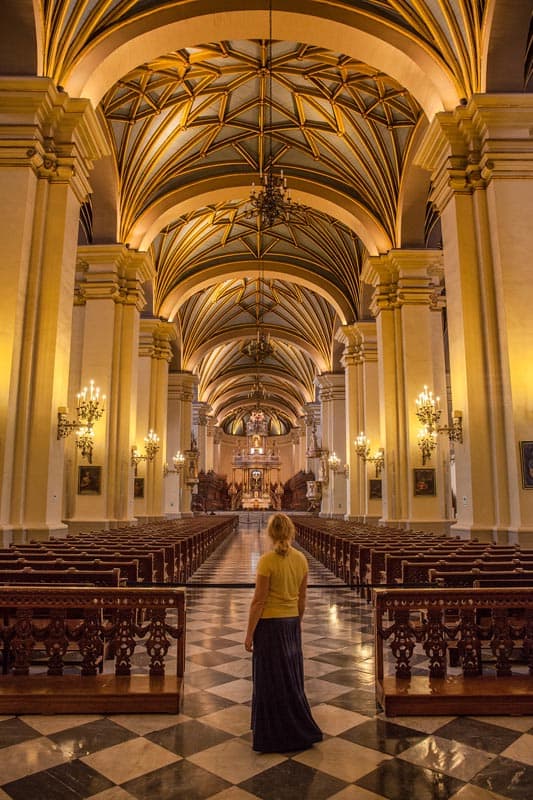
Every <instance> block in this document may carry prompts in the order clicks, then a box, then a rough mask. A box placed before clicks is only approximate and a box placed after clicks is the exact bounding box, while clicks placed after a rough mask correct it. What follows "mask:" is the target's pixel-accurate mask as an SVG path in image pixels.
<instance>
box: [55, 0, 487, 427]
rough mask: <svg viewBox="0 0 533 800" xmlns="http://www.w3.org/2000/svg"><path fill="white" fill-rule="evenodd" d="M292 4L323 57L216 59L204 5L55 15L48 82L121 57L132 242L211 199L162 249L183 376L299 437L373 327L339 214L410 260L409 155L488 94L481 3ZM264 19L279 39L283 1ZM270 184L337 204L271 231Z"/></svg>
mask: <svg viewBox="0 0 533 800" xmlns="http://www.w3.org/2000/svg"><path fill="white" fill-rule="evenodd" d="M286 6H287V7H286V8H285V7H283V8H282V7H280V8H279V9H277V8H275V9H274V10H275V13H277V14H278V18H280V15H281V16H283V14H284V13H285V12H287V14H288V15H292V16H291V20H292V22H291V31H292V32H293V33H294V31H295V30H296V27H297V26H295V24H294V20H295V19H296V18H297V17H298V14H300V16H301V19H302V22H303V24H302V33H303V34H304V35H306V34H308V35H309V34H312V32H313V31H316V32H317V40H316V41H313V39H312V36H309V37H308V38H307V42H306V40H304V41H299V42H298V41H294V40H292V41H281V37H279V36H278V39H280V40H279V41H275V42H273V43H269V42H268V41H266V40H265V39H259V38H252V36H253V35H250V33H248V34H247V36H248V37H249V38H246V39H244V38H242V37H241V38H240V39H239V38H236V39H235V40H227V39H224V40H222V41H210V40H207V43H205V40H204V41H203V42H202V41H201V40H200V38H199V36H196V37H194V38H193V36H192V34H191V35H190V36H189V39H188V41H187V40H186V41H185V42H183V46H182V36H183V34H184V32H185V31H187V30H189V31H192V30H195V28H194V25H193V26H192V27H187V26H186V25H181V21H182V22H184V23H185V22H186V21H187V17H188V16H190V19H191V20H192V19H193V18H195V15H196V17H197V18H198V19H199V20H200V19H201V18H202V15H205V14H211V13H213V12H216V11H217V10H220V9H218V8H217V7H216V4H211V5H210V4H209V3H207V4H205V3H204V4H203V5H202V4H201V3H198V2H196V0H191V2H190V3H188V4H183V3H181V2H169V1H168V0H167V1H166V2H162V0H160V2H156V1H155V0H142V1H141V0H138V1H137V2H135V0H78V1H77V2H76V3H72V2H69V0H50V2H49V3H47V4H46V5H45V6H43V23H44V25H43V30H44V32H45V37H46V47H45V53H46V58H45V63H44V70H45V72H46V74H49V75H51V76H53V77H54V78H55V79H56V81H57V82H58V83H63V84H64V85H66V87H67V91H71V90H72V88H73V87H76V86H79V87H80V89H81V87H82V86H85V85H87V86H89V83H90V80H89V71H88V68H89V69H90V70H92V69H94V70H95V73H98V75H97V76H96V83H98V82H100V84H101V78H102V77H103V75H104V71H105V70H104V66H103V65H104V61H105V62H106V64H108V65H110V64H111V61H113V51H114V52H115V53H118V52H119V50H120V57H119V61H118V62H116V63H115V62H113V63H114V64H115V66H114V67H111V69H110V71H109V72H108V74H112V73H113V69H116V67H117V64H118V63H123V64H128V71H127V72H126V74H123V75H121V76H120V77H119V76H118V75H117V76H116V77H119V79H118V80H117V81H116V82H115V83H114V85H113V86H111V87H110V88H109V89H108V90H107V92H106V93H105V95H104V96H103V97H102V102H101V106H100V108H101V112H102V115H103V119H105V121H106V123H107V125H108V130H109V137H110V140H111V143H112V145H113V147H114V155H115V160H116V173H117V175H118V187H119V188H118V192H119V201H118V208H119V218H118V230H119V237H120V240H121V241H123V242H131V241H132V240H136V241H138V240H139V236H142V231H141V233H139V230H140V228H139V226H140V225H142V220H144V219H148V217H149V215H150V213H151V212H152V210H153V209H155V208H157V207H159V206H161V207H162V201H164V199H165V198H169V197H170V196H180V192H183V190H184V189H186V190H187V191H188V192H189V197H190V198H192V200H191V202H189V204H188V208H187V210H186V211H185V210H180V209H179V207H177V206H176V208H175V214H176V216H175V217H174V218H171V219H169V217H168V211H167V217H166V219H165V221H164V224H161V228H160V229H159V231H158V230H157V229H156V227H155V228H154V226H153V225H152V228H151V230H152V231H153V234H154V235H155V238H154V240H153V241H152V242H146V245H147V246H148V245H149V246H150V248H151V251H152V254H153V256H154V264H155V268H156V277H155V280H154V286H153V292H152V296H153V312H154V313H155V314H156V315H161V316H164V317H172V318H173V319H175V321H176V325H177V327H178V330H179V337H180V353H179V358H180V366H181V368H183V369H192V370H194V371H196V372H197V373H198V375H199V378H200V382H199V399H201V400H202V401H205V402H207V403H210V404H211V406H212V407H213V409H214V413H215V415H216V416H217V420H218V421H219V422H222V421H226V422H227V423H228V424H232V425H236V424H237V421H238V420H239V419H242V414H243V413H246V409H249V408H250V405H251V404H253V403H255V402H257V400H258V398H259V397H260V396H261V397H262V400H263V403H267V402H268V404H269V406H270V408H271V411H272V413H273V414H277V415H278V419H280V420H281V419H285V420H288V422H289V425H290V424H295V423H296V421H297V419H298V417H299V416H300V415H301V411H302V405H303V404H305V403H306V402H309V401H310V400H312V399H313V398H314V378H315V376H316V374H317V372H321V371H329V370H331V369H335V368H336V367H338V366H339V364H338V352H337V351H336V347H337V346H338V345H336V340H335V330H336V328H337V327H338V325H339V324H344V323H347V322H352V321H354V320H356V319H357V318H358V317H359V316H360V314H361V296H362V291H361V286H360V272H361V263H362V260H363V258H364V253H365V249H364V243H363V244H362V243H361V241H360V240H359V239H358V238H357V236H356V235H355V233H354V231H353V230H352V229H351V228H350V227H347V226H346V224H343V223H341V222H340V219H338V218H336V215H335V206H334V205H333V206H332V197H334V198H335V200H334V203H335V202H336V203H337V204H338V206H339V208H340V207H344V206H346V207H348V206H350V208H353V209H360V210H361V215H362V216H363V215H364V217H365V220H364V224H363V223H362V224H361V226H360V228H359V227H358V232H359V233H361V232H363V231H367V230H369V229H372V230H373V231H377V232H378V235H377V236H375V235H374V242H373V252H375V248H376V242H378V240H379V241H380V242H389V243H390V245H389V246H394V245H395V244H396V241H395V236H396V234H397V231H398V229H399V226H398V209H399V198H400V195H401V186H402V180H403V177H404V169H405V165H406V161H407V159H408V156H409V146H410V142H411V141H412V140H413V139H414V137H415V135H416V131H417V128H419V127H420V125H421V123H422V122H423V123H424V124H426V123H427V120H425V119H424V114H423V111H422V106H423V107H424V109H425V110H426V111H428V110H429V109H431V110H432V113H433V112H434V111H435V110H438V109H439V107H440V108H443V107H448V106H450V100H451V101H452V104H453V97H454V96H455V92H456V91H457V92H458V96H462V95H463V94H467V93H468V92H469V91H471V90H472V89H473V88H474V89H475V87H477V85H478V84H479V74H478V72H479V71H478V60H477V57H475V58H474V59H473V60H472V59H471V58H470V59H468V58H466V57H465V52H466V44H469V45H472V43H475V46H476V47H477V45H478V43H479V36H480V31H481V18H482V14H483V10H484V3H482V2H475V3H474V2H471V3H469V2H465V0H457V2H456V0H446V1H444V0H441V2H438V1H437V0H435V2H428V3H422V4H421V3H419V2H415V1H414V0H364V1H363V0H360V2H356V1H354V0H351V2H344V3H343V2H342V1H341V2H339V3H336V4H330V3H325V4H324V3H315V2H313V0H311V2H310V4H309V9H310V8H311V6H312V11H311V10H308V9H306V12H303V13H302V12H301V11H300V9H297V8H296V6H295V7H294V8H293V7H292V4H291V3H287V4H286ZM326 7H327V8H326ZM341 7H343V9H344V11H345V12H346V15H345V17H344V19H343V20H342V21H341V20H340V17H339V18H338V19H337V17H338V15H339V14H341V16H342V13H344V12H343V11H342V10H341ZM239 9H240V6H239V2H238V1H237V0H228V2H227V3H225V5H224V12H227V13H229V14H231V13H234V12H235V11H238V10H239ZM242 10H243V9H241V11H242ZM246 11H247V12H248V11H250V14H248V13H247V14H246V19H247V20H251V15H252V16H253V14H254V13H257V12H261V15H262V16H261V25H260V26H259V27H260V28H261V27H263V26H264V14H265V4H263V3H260V2H258V3H255V2H252V3H251V5H250V3H248V4H247V7H246ZM312 14H315V15H316V16H315V17H313V16H312ZM330 14H331V21H332V23H333V24H334V25H340V26H344V27H345V28H346V30H345V31H344V34H343V37H340V38H339V39H338V41H339V42H343V43H346V44H347V45H349V46H348V49H349V50H350V55H347V54H346V51H344V52H343V51H342V50H340V49H339V51H338V52H336V51H334V50H332V49H331V47H330V48H328V47H327V46H324V44H323V42H321V36H320V31H319V28H320V21H319V16H320V15H323V16H328V15H330ZM292 17H294V19H292ZM240 18H241V19H242V14H241V15H240ZM204 19H205V20H207V17H204ZM210 19H211V18H210ZM257 19H259V17H257ZM284 19H285V17H284ZM286 19H287V20H288V19H289V17H288V16H287V17H286ZM176 24H178V25H179V26H180V27H179V35H178V36H176V37H175V39H176V41H179V44H176V45H174V46H175V47H178V48H179V49H175V50H174V51H173V52H165V48H163V49H162V50H161V51H160V52H157V51H156V49H155V48H156V46H157V45H156V42H157V41H160V42H163V41H167V40H168V41H170V39H171V38H172V37H171V35H170V34H171V32H173V33H172V35H174V34H177V33H178V28H175V25H176ZM240 24H241V23H239V30H240ZM255 24H256V23H255V22H254V23H253V24H252V28H253V25H255ZM157 26H159V28H158V27H157ZM350 26H352V27H353V32H354V38H353V42H355V41H357V42H358V43H359V45H360V46H361V50H362V51H364V52H365V54H366V55H368V54H369V53H370V52H371V51H373V52H375V54H376V58H377V62H376V63H373V64H368V63H365V62H364V61H363V60H362V59H361V58H360V57H359V58H358V56H357V53H355V52H353V50H354V48H353V42H352V41H351V40H350V37H349V35H348V32H349V29H350ZM200 27H201V26H197V27H196V30H200ZM156 29H157V30H156ZM356 29H359V32H360V34H361V35H360V36H359V37H358V36H356V35H355V31H356ZM165 30H166V31H167V32H168V33H167V36H166V38H165V33H164V32H165ZM209 30H212V27H211V28H209ZM339 30H340V28H339ZM150 31H152V33H153V34H154V35H152V36H150V35H149V34H150ZM238 32H239V31H237V35H238ZM217 33H218V31H217ZM330 33H331V32H330ZM145 34H147V35H148V38H145ZM245 35H246V34H245ZM260 35H263V36H264V33H261V34H260ZM381 36H382V37H383V38H382V41H383V48H382V47H381V46H380V45H379V42H380V39H381ZM365 37H366V38H365ZM211 38H213V37H212V36H211ZM373 38H374V39H375V42H376V44H378V47H376V48H374V49H372V47H370V45H371V40H372V39H373ZM293 39H294V37H293ZM128 40H129V41H130V43H131V45H128V53H127V54H126V53H125V52H124V53H123V48H122V45H123V44H125V43H126V41H128ZM330 41H334V38H332V37H330ZM317 42H318V43H317ZM145 46H146V52H147V53H149V57H148V58H146V56H145V57H144V58H143V47H145ZM340 46H342V45H340ZM386 48H389V49H388V51H387V52H385V50H386ZM474 50H475V48H474ZM135 52H138V59H137V62H135V61H132V59H133V58H135V56H134V53H135ZM394 52H395V53H396V57H393V55H394ZM415 53H418V56H416V55H415ZM123 56H125V58H123ZM270 56H272V58H271V60H269V57H270ZM115 61H116V59H115ZM380 61H381V62H382V63H381V64H380V63H379V62H380ZM136 63H137V66H135V64H136ZM409 63H410V64H411V66H412V69H411V67H410V66H409ZM385 64H386V65H387V66H388V67H390V69H389V70H387V69H384V68H383V65H385ZM396 65H398V69H396ZM269 66H271V70H269ZM130 67H131V69H130ZM103 70H104V71H103ZM84 71H85V76H83V73H84ZM417 71H418V72H417ZM439 71H440V77H439ZM416 74H418V75H419V78H420V80H419V82H418V83H417V79H416V77H415V75H416ZM400 75H403V76H405V83H404V84H402V83H401V82H400V81H399V79H398V77H399V76H400ZM426 76H427V81H426ZM422 84H423V86H422ZM95 86H96V84H95ZM406 86H409V87H410V89H411V91H408V90H407V89H406ZM419 86H420V87H421V91H418V89H419ZM431 86H433V87H434V97H432V98H431V97H430V96H431V91H432V90H431V89H430V88H429V87H431ZM437 87H438V88H437ZM451 87H454V88H453V89H451ZM89 96H91V92H89ZM415 97H417V98H418V99H415ZM269 98H270V99H269ZM428 98H429V101H428ZM98 99H100V98H98ZM426 101H428V102H426ZM421 103H422V105H421ZM450 107H451V106H450ZM269 167H270V168H273V169H274V170H277V171H279V170H281V169H283V170H284V172H285V175H286V176H287V178H288V182H289V186H292V187H293V189H294V187H296V189H297V190H298V189H299V190H300V191H301V192H302V196H305V197H306V199H308V198H309V197H311V196H312V197H313V198H315V197H316V198H318V200H317V204H316V205H313V208H310V207H306V206H304V205H301V206H300V207H299V208H297V210H296V212H295V213H293V214H292V215H291V218H290V219H289V220H285V221H283V222H277V223H276V224H273V225H270V226H269V227H267V229H264V228H263V230H262V231H259V230H258V226H257V220H256V219H254V218H250V217H249V216H248V215H247V200H248V195H249V192H247V191H244V192H243V191H242V187H247V186H250V184H251V182H252V180H254V179H255V180H256V181H257V180H258V177H259V176H260V175H261V174H263V173H264V171H265V170H266V169H268V168H269ZM227 176H231V177H232V179H234V178H235V176H241V178H242V180H240V189H241V191H240V192H237V193H236V194H235V196H233V197H231V198H229V197H227V196H226V197H225V199H224V202H218V201H216V200H214V201H213V202H212V203H209V206H208V207H206V205H205V199H204V200H203V202H201V203H199V204H198V205H196V206H194V193H195V191H196V187H198V194H201V195H202V197H203V198H205V195H206V189H207V191H208V189H209V182H210V181H215V180H224V179H225V178H226V177H227ZM291 182H292V183H291ZM200 187H201V191H200ZM309 187H312V189H310V188H309ZM304 192H305V195H304ZM321 196H323V197H324V208H321V207H320V197H321ZM326 198H327V203H328V204H327V205H326ZM339 198H340V199H339ZM295 199H296V200H297V201H298V199H299V198H298V193H297V191H295ZM421 202H422V203H424V202H425V198H421ZM167 208H168V207H167ZM326 208H327V213H325V211H326ZM332 209H333V213H331V212H332ZM352 213H353V212H352ZM341 216H342V215H341V214H339V217H341ZM153 217H154V215H153V213H152V223H153ZM361 218H362V217H361ZM156 219H157V215H156ZM342 219H343V221H344V223H345V222H346V219H347V218H346V215H343V216H342ZM369 221H370V226H369ZM156 224H157V223H156ZM354 227H356V226H354ZM379 246H380V245H378V247H379ZM258 296H260V301H258V300H257V298H258ZM259 324H260V325H261V328H262V329H263V330H265V331H266V332H267V333H268V335H269V336H270V341H271V344H272V351H271V352H270V353H269V354H268V357H266V358H265V359H262V360H261V362H257V361H255V362H254V361H253V360H250V359H249V358H248V357H247V356H246V354H245V353H244V352H243V345H244V344H245V343H246V341H247V340H249V339H250V338H253V336H254V333H255V332H256V330H257V328H258V325H259ZM247 358H248V361H247Z"/></svg>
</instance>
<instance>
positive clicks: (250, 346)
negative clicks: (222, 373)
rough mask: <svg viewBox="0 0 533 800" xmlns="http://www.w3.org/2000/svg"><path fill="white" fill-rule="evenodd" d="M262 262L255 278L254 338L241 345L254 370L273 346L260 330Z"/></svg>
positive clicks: (260, 261)
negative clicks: (254, 366) (252, 362)
mask: <svg viewBox="0 0 533 800" xmlns="http://www.w3.org/2000/svg"><path fill="white" fill-rule="evenodd" d="M263 284H264V275H263V261H262V259H261V257H260V259H259V274H258V276H257V283H256V289H255V338H254V339H249V340H248V341H247V342H245V344H244V345H243V347H242V349H241V352H242V353H243V354H244V355H245V356H248V358H251V359H252V360H253V361H254V362H255V365H256V368H257V367H258V366H259V364H261V363H262V362H263V361H265V359H266V358H268V356H271V355H272V354H273V353H274V346H273V345H272V343H271V341H270V335H269V334H267V333H265V332H264V331H263V330H262V323H263V311H262V308H261V306H262V303H261V300H262V296H263Z"/></svg>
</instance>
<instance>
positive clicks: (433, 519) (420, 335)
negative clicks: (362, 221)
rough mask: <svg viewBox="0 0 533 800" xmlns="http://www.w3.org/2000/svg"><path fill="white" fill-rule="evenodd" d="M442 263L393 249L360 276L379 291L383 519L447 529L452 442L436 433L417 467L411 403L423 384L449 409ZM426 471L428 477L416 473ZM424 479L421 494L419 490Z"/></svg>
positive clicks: (437, 256) (427, 254)
mask: <svg viewBox="0 0 533 800" xmlns="http://www.w3.org/2000/svg"><path fill="white" fill-rule="evenodd" d="M441 260H442V254H441V252H440V251H431V250H393V251H391V252H390V253H389V254H388V255H387V256H380V257H375V258H370V259H368V260H367V262H366V264H365V269H364V279H365V280H367V281H368V282H372V283H373V285H374V286H375V287H376V288H375V293H374V297H373V306H372V310H373V313H374V314H375V316H376V322H377V335H378V353H379V362H378V365H379V394H380V404H379V405H380V415H381V419H380V428H381V431H382V432H383V436H384V441H383V446H384V449H385V469H384V471H383V521H384V522H385V523H386V524H390V525H398V526H404V527H407V528H428V529H430V530H442V531H447V530H448V528H449V525H450V520H449V518H448V517H447V514H446V510H447V509H448V508H449V503H448V502H447V498H446V495H447V491H448V490H449V481H448V480H447V479H445V477H444V474H445V471H446V472H447V473H449V441H448V439H447V437H445V436H440V437H439V444H438V447H437V449H436V450H435V452H434V455H433V456H432V460H431V463H427V464H425V465H424V464H423V463H422V456H421V451H420V448H419V446H418V431H419V429H420V427H421V425H420V422H419V421H418V419H417V417H416V404H415V401H416V398H417V396H418V394H419V393H420V392H421V391H422V390H423V387H424V385H427V386H429V387H430V388H431V390H432V391H433V392H434V394H435V395H436V396H440V397H441V398H442V401H443V405H444V406H445V405H446V397H447V390H446V374H445V366H444V341H443V331H442V312H441V307H442V299H441V287H440V282H441V278H442V269H441ZM445 416H446V410H445ZM443 422H445V420H443ZM424 467H425V469H426V472H425V473H421V472H419V471H416V470H421V469H422V468H424ZM423 476H425V483H427V489H426V490H422V489H421V488H420V487H421V486H422V483H423V481H422V477H423Z"/></svg>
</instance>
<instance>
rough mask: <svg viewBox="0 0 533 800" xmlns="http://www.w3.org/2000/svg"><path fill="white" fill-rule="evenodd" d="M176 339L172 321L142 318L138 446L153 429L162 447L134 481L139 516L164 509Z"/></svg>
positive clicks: (158, 514) (157, 514)
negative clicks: (171, 369)
mask: <svg viewBox="0 0 533 800" xmlns="http://www.w3.org/2000/svg"><path fill="white" fill-rule="evenodd" d="M175 338H176V329H175V327H174V325H172V324H171V323H168V322H162V321H160V320H158V319H142V320H141V326H140V341H139V387H138V392H137V436H136V439H137V441H136V446H137V447H138V448H139V450H140V451H141V452H143V445H142V440H143V438H144V436H146V435H147V434H148V431H150V430H152V431H154V432H155V433H156V434H157V435H158V436H159V441H160V448H159V450H158V452H157V453H156V454H155V456H154V458H153V459H152V460H145V461H143V462H141V464H142V466H141V465H139V467H138V476H137V478H138V479H137V481H136V483H134V486H136V491H134V498H135V516H136V517H137V518H147V519H158V518H160V517H162V516H164V512H165V492H164V474H163V467H164V464H166V461H167V450H166V441H167V406H168V365H169V363H170V361H171V360H172V347H171V341H173V340H174V339H175ZM171 455H174V453H172V454H171ZM143 478H144V485H143V483H141V481H142V479H143ZM135 495H136V496H135ZM141 495H142V496H141Z"/></svg>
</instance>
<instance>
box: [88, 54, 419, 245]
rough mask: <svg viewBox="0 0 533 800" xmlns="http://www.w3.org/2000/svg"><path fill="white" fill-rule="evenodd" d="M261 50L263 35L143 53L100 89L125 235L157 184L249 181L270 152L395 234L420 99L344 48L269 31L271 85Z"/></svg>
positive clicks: (167, 188) (270, 159)
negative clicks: (143, 58)
mask: <svg viewBox="0 0 533 800" xmlns="http://www.w3.org/2000/svg"><path fill="white" fill-rule="evenodd" d="M267 59H268V45H267V42H265V41H248V42H219V43H210V44H206V45H200V46H197V47H190V48H186V49H184V50H182V51H180V52H174V53H171V54H169V55H166V56H162V57H161V58H159V59H157V60H156V61H153V62H150V63H148V64H143V65H140V66H139V67H138V68H137V69H135V70H133V71H132V72H130V73H128V74H127V75H125V76H124V78H123V79H122V80H120V81H119V82H118V83H117V84H116V85H115V86H114V87H113V88H112V89H111V90H110V91H109V92H108V93H107V94H106V96H105V97H104V99H103V101H102V109H103V112H104V114H105V117H106V120H107V121H108V124H109V127H110V132H111V135H112V138H113V142H114V145H115V151H116V158H117V163H118V168H119V173H120V175H121V188H120V192H121V228H122V230H121V234H122V238H123V239H124V240H125V241H127V240H128V236H129V233H130V230H131V229H132V227H133V225H134V223H135V220H136V219H137V218H138V217H139V216H140V215H141V214H142V213H143V211H145V209H146V208H147V207H148V206H149V205H150V204H153V203H154V202H156V200H157V199H158V198H159V197H160V196H161V195H162V194H167V193H169V192H171V191H173V190H175V189H176V188H178V187H180V186H183V185H185V184H188V183H196V182H199V181H202V180H204V179H205V178H206V177H209V176H213V175H215V174H228V173H230V174H235V173H241V174H245V175H249V182H250V183H251V181H252V180H253V179H254V178H255V179H257V176H258V175H260V174H262V173H263V172H264V169H265V167H266V166H267V163H271V164H273V165H274V166H275V167H277V168H279V169H284V170H285V171H286V174H287V176H288V177H291V176H293V177H299V178H307V179H309V180H312V181H313V182H314V183H316V184H323V185H324V186H326V187H335V188H338V190H339V191H340V192H341V193H342V194H344V195H346V197H348V198H355V199H356V200H357V201H358V202H360V203H361V204H362V205H364V206H365V207H366V208H367V209H368V212H369V213H370V214H371V215H372V216H373V217H374V218H375V219H377V220H379V221H380V225H381V226H383V228H384V229H385V231H386V232H387V234H388V235H389V238H390V240H391V241H393V240H394V231H395V224H396V209H397V201H398V193H399V187H400V182H401V175H402V167H403V164H404V159H405V154H406V152H407V148H408V145H409V139H410V137H411V136H412V135H413V132H414V129H415V127H416V124H417V122H418V120H419V118H420V116H421V110H420V107H419V106H418V103H417V102H416V101H415V100H414V98H413V97H412V96H411V95H410V94H409V93H408V92H407V91H406V90H405V88H403V87H402V86H400V85H399V84H397V83H396V81H394V80H393V79H392V78H390V77H388V76H387V75H385V74H383V73H381V72H380V71H379V70H377V69H375V68H373V67H369V66H367V65H365V64H363V63H361V62H357V61H354V60H353V59H351V58H348V57H346V56H344V55H342V54H338V53H332V52H328V51H324V50H323V49H321V48H316V47H311V46H308V45H305V44H299V43H293V42H275V43H274V44H273V48H272V83H271V85H270V78H269V74H270V73H269V70H268V69H267ZM267 97H270V98H271V99H272V105H271V106H269V104H268V103H267V102H266V98H267ZM270 108H271V109H272V110H271V113H270V111H269V109H270ZM239 199H241V200H245V199H246V198H239Z"/></svg>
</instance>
